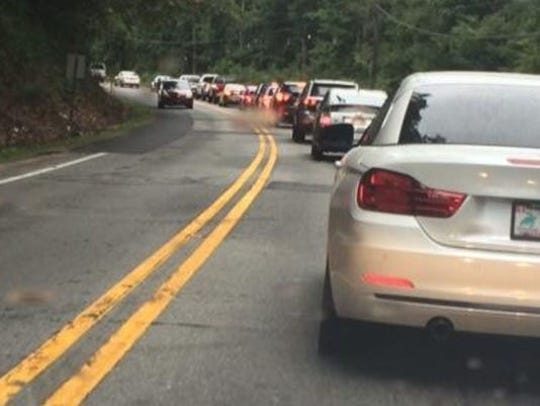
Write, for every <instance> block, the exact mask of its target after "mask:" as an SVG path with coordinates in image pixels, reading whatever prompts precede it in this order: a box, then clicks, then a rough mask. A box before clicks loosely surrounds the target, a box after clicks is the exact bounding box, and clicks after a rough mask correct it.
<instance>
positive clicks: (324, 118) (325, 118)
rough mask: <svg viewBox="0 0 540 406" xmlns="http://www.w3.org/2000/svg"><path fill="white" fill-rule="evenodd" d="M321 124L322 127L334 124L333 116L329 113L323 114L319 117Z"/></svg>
mask: <svg viewBox="0 0 540 406" xmlns="http://www.w3.org/2000/svg"><path fill="white" fill-rule="evenodd" d="M319 125H320V126H321V127H328V126H330V125H332V117H330V116H329V115H328V114H323V115H321V118H320V119H319Z"/></svg>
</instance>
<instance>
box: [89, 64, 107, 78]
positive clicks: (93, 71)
mask: <svg viewBox="0 0 540 406" xmlns="http://www.w3.org/2000/svg"><path fill="white" fill-rule="evenodd" d="M90 76H91V77H93V78H96V79H97V80H99V81H100V82H103V81H104V80H105V79H106V78H107V68H106V67H105V64H104V63H93V64H92V65H90Z"/></svg>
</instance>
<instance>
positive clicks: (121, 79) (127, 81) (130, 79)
mask: <svg viewBox="0 0 540 406" xmlns="http://www.w3.org/2000/svg"><path fill="white" fill-rule="evenodd" d="M114 84H115V85H116V86H120V87H126V86H127V87H139V86H140V85H141V78H140V77H139V75H137V73H135V72H133V71H130V70H123V71H120V72H119V73H118V75H116V76H115V77H114Z"/></svg>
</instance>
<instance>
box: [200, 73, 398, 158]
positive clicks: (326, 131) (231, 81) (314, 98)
mask: <svg viewBox="0 0 540 406" xmlns="http://www.w3.org/2000/svg"><path fill="white" fill-rule="evenodd" d="M194 93H195V97H196V98H198V99H200V100H204V101H208V102H210V103H216V104H219V105H221V106H228V105H238V106H239V107H240V108H241V109H246V110H247V109H258V110H262V111H264V112H267V113H269V114H270V117H271V120H272V121H273V123H274V124H275V125H278V126H281V125H290V126H291V127H292V132H291V138H292V140H293V141H294V142H297V143H303V142H304V141H305V139H306V136H308V135H312V139H311V155H312V157H313V158H314V159H315V160H320V159H321V158H322V157H323V155H324V154H325V153H327V152H338V153H343V152H347V151H348V150H350V149H351V148H352V146H353V145H354V143H355V142H357V141H358V140H359V139H360V136H361V134H362V133H363V132H364V130H365V129H366V128H367V127H368V126H369V124H370V123H371V121H372V120H373V119H374V117H375V116H376V114H377V112H378V110H379V109H380V108H381V106H382V105H383V103H384V101H385V100H386V97H387V94H386V93H385V92H384V91H381V90H367V89H360V88H359V86H358V84H357V83H356V82H352V81H343V80H324V79H313V80H310V81H308V82H302V81H284V82H281V83H279V82H270V83H261V84H259V85H244V84H240V83H237V81H236V80H235V78H234V77H227V76H222V75H218V74H215V73H207V74H204V75H202V76H201V77H200V79H199V82H198V84H197V86H196V88H195V90H194Z"/></svg>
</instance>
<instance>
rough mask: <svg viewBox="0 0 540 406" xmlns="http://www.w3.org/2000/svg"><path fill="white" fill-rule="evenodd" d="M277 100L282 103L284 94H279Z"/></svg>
mask: <svg viewBox="0 0 540 406" xmlns="http://www.w3.org/2000/svg"><path fill="white" fill-rule="evenodd" d="M276 100H277V101H278V102H280V103H281V102H282V101H283V94H282V93H278V94H277V96H276Z"/></svg>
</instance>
